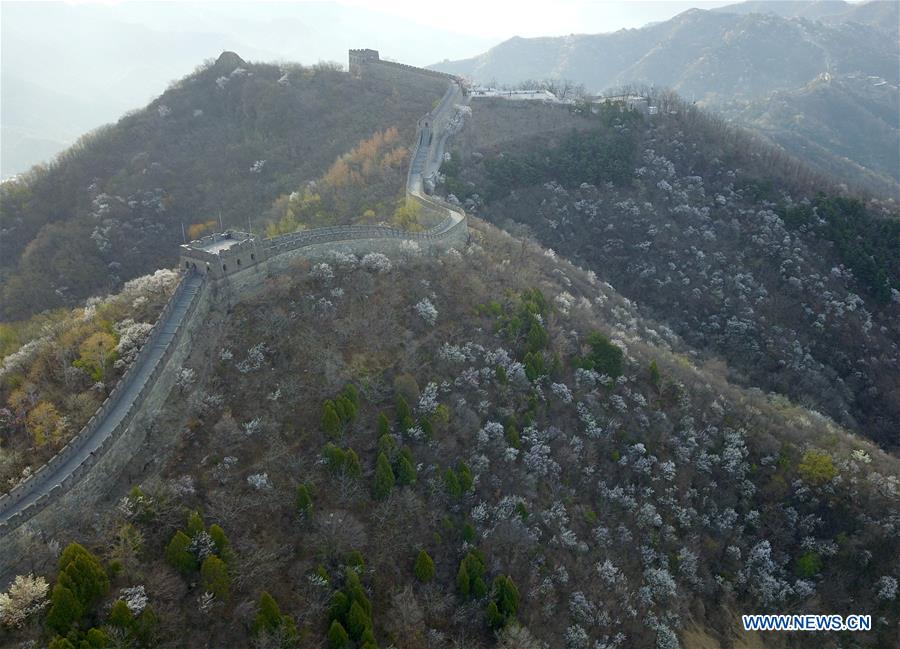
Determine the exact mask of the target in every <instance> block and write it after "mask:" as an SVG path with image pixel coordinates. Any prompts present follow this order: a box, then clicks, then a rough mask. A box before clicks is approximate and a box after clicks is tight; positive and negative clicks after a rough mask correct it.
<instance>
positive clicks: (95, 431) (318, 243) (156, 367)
mask: <svg viewBox="0 0 900 649" xmlns="http://www.w3.org/2000/svg"><path fill="white" fill-rule="evenodd" d="M351 61H352V52H351ZM381 68H385V69H386V70H388V71H389V72H390V73H391V74H396V73H398V72H399V73H402V74H410V73H412V74H430V73H431V71H430V70H421V69H419V68H412V67H411V66H404V65H400V64H393V63H389V62H384V61H379V60H378V59H377V58H376V59H374V60H369V61H367V62H365V63H364V64H363V66H362V68H361V69H360V70H359V71H360V72H361V73H362V74H368V73H373V76H379V75H378V74H376V72H379V71H381ZM443 78H446V79H447V80H448V81H449V87H448V89H447V91H446V93H445V94H444V96H443V97H442V99H441V100H440V102H438V104H437V106H435V108H434V109H433V110H432V111H431V112H430V113H428V114H427V115H426V116H425V117H423V118H422V119H420V120H419V123H418V128H417V132H416V142H415V146H414V148H413V151H412V154H411V158H410V167H409V174H408V176H407V187H406V191H407V197H408V199H409V200H413V201H415V202H416V203H418V204H419V205H420V207H421V210H422V212H423V214H424V215H425V216H426V218H427V219H428V221H429V222H432V223H436V225H434V226H433V227H431V228H429V229H427V230H425V231H423V232H408V231H403V230H397V229H394V228H389V227H380V226H336V227H329V228H316V229H312V230H304V231H301V232H296V233H292V234H286V235H282V236H279V237H274V238H271V239H265V240H262V241H257V242H256V243H255V244H254V246H252V249H253V250H257V251H260V252H261V253H262V254H259V255H257V254H253V255H252V257H251V258H250V259H245V262H244V263H243V264H242V265H240V266H233V267H232V269H231V270H230V271H228V272H224V271H223V270H222V269H224V266H225V265H224V264H221V263H219V264H218V266H217V267H216V268H217V270H218V272H215V273H212V272H210V273H205V272H202V271H203V269H198V271H195V270H194V268H196V265H191V264H188V269H187V270H183V274H182V276H181V279H180V281H179V283H178V286H177V288H176V290H175V292H174V293H173V295H172V297H171V298H170V299H169V301H168V303H167V304H166V306H165V308H164V309H163V311H162V313H161V314H160V316H159V319H158V320H157V323H156V324H155V325H154V327H153V329H152V330H151V332H150V335H149V337H148V338H147V341H146V342H145V343H144V346H143V347H142V348H141V351H140V353H139V354H138V357H137V358H136V359H135V361H134V363H132V365H131V367H129V369H128V371H127V372H126V373H125V375H124V376H123V377H122V378H121V379H120V381H119V383H118V384H117V385H116V386H115V388H114V389H113V391H112V392H111V393H110V395H109V397H108V398H107V399H106V400H105V401H104V402H103V404H102V405H101V406H100V408H99V409H98V410H97V412H96V413H95V414H94V416H93V417H91V419H90V421H89V422H88V423H87V425H86V426H85V427H84V428H83V429H82V430H81V431H80V432H79V433H78V434H77V435H76V436H75V437H74V438H73V439H72V440H71V441H70V442H69V443H68V444H66V446H64V447H63V448H62V449H61V450H60V451H59V453H57V454H56V455H55V456H54V457H53V458H52V459H51V460H50V461H49V462H47V463H46V464H45V465H44V466H42V467H41V468H40V469H39V470H38V471H36V472H35V473H34V474H33V475H32V476H30V477H29V478H28V479H27V480H25V481H24V482H22V483H20V484H19V485H17V486H16V487H15V488H14V489H13V490H12V491H11V492H10V493H8V494H6V495H4V496H2V497H0V538H3V537H4V536H7V535H9V534H10V533H11V532H12V531H13V530H16V529H17V528H19V527H20V526H21V525H22V524H23V523H24V522H26V521H27V520H29V519H31V518H32V517H34V516H35V515H37V514H38V513H40V512H41V511H42V510H43V509H44V508H45V507H47V505H49V504H51V503H52V502H54V501H55V500H57V499H59V498H60V497H62V496H64V495H65V494H67V493H68V492H69V491H70V490H71V489H73V488H74V487H75V486H76V485H77V484H78V483H79V481H81V480H82V479H83V478H84V477H85V475H86V474H87V473H88V472H89V471H90V470H91V468H92V467H93V466H94V465H95V464H96V463H97V462H98V461H99V460H100V459H101V458H102V457H103V455H104V454H105V453H106V451H108V450H109V449H110V447H112V446H113V445H114V444H115V443H116V441H117V440H119V438H120V437H121V436H122V433H123V432H125V431H126V430H127V429H128V427H129V425H130V424H131V423H132V421H133V419H134V418H135V416H136V414H137V413H138V411H139V410H141V409H142V406H144V405H145V402H146V401H147V400H148V395H149V394H150V393H151V391H153V390H154V388H159V389H162V390H165V391H166V392H167V391H168V389H171V383H172V382H171V381H165V382H163V381H160V380H159V379H160V375H161V374H162V373H163V371H164V370H165V369H166V366H167V365H168V364H169V361H170V359H171V357H172V355H173V352H174V351H175V349H176V347H178V345H179V342H181V344H182V345H189V344H190V341H191V336H190V330H191V329H192V328H196V326H197V325H196V321H198V320H202V319H203V313H202V311H203V309H202V308H198V305H199V304H206V305H208V304H209V303H210V302H211V301H214V300H216V299H219V298H220V296H221V295H222V292H221V291H220V290H219V288H220V287H221V285H222V284H223V282H224V283H226V284H227V285H228V286H230V287H232V288H233V287H235V286H239V285H240V284H241V281H235V280H241V279H243V278H252V277H259V276H260V275H263V276H267V275H270V274H271V273H272V272H273V271H275V270H278V269H280V268H282V267H284V266H285V265H286V262H288V261H289V260H291V259H292V258H294V257H298V256H306V255H307V254H310V255H314V254H315V252H314V251H319V252H321V251H322V250H323V248H324V249H328V248H337V247H347V246H349V247H351V248H353V249H355V250H357V251H365V250H368V249H371V250H382V251H385V252H388V251H391V250H394V249H396V248H395V247H392V245H391V244H400V243H403V242H408V241H413V242H415V243H416V244H417V245H418V246H419V248H420V249H421V248H425V249H427V250H431V251H440V250H446V249H449V248H452V247H456V246H459V245H463V244H464V243H465V242H466V240H467V238H468V229H467V225H466V215H465V213H464V212H463V211H462V210H460V209H459V208H458V207H456V206H453V205H449V204H447V203H444V202H442V201H440V200H438V199H436V198H434V197H432V196H429V195H428V194H426V193H425V190H424V185H425V180H426V179H427V178H429V177H430V176H433V175H434V174H435V173H436V172H437V170H438V168H439V167H440V163H441V159H442V155H443V145H444V142H445V141H446V139H447V137H448V135H449V128H448V127H449V125H450V124H451V120H452V119H453V117H454V114H455V110H456V109H455V105H456V103H457V102H458V101H460V100H461V98H462V88H461V86H460V84H459V82H458V80H456V79H455V78H453V77H449V76H444V77H443ZM220 236H221V235H220ZM236 249H238V250H248V249H251V247H248V245H245V244H241V245H240V246H236ZM207 254H209V255H210V259H208V260H206V261H207V263H205V264H204V268H210V269H211V268H213V266H212V264H211V263H210V262H211V261H212V260H215V261H216V262H221V259H222V257H221V255H217V254H212V253H207ZM245 257H246V255H245ZM186 332H188V333H187V334H186ZM183 338H184V339H185V340H184V341H183V342H182V339H183ZM158 383H165V385H163V386H161V387H160V386H157V384H158ZM150 409H151V410H152V408H150ZM144 410H147V408H145V409H144ZM154 412H155V411H153V412H150V413H146V412H145V413H143V414H144V415H145V416H150V417H152V416H153V414H154ZM123 443H124V440H123ZM10 545H12V544H10ZM0 554H3V553H2V552H0Z"/></svg>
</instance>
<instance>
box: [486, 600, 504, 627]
mask: <svg viewBox="0 0 900 649" xmlns="http://www.w3.org/2000/svg"><path fill="white" fill-rule="evenodd" d="M487 621H488V626H490V627H491V628H492V629H494V630H496V629H499V628H501V627H503V626H505V620H504V619H503V615H501V614H500V610H499V609H498V608H497V602H494V601H490V602H488V605H487Z"/></svg>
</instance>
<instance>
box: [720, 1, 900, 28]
mask: <svg viewBox="0 0 900 649" xmlns="http://www.w3.org/2000/svg"><path fill="white" fill-rule="evenodd" d="M713 11H717V12H721V13H731V14H751V13H760V14H774V15H776V16H781V17H782V18H806V19H808V20H822V21H824V22H857V23H862V24H865V25H871V26H873V27H881V28H884V29H889V30H896V29H897V21H898V16H900V3H897V2H894V1H893V0H870V1H869V2H860V3H850V2H843V0H816V1H813V2H810V1H809V0H775V1H772V0H748V1H747V2H739V3H738V4H733V5H727V6H725V7H718V8H716V9H713Z"/></svg>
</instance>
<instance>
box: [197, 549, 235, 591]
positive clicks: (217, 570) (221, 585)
mask: <svg viewBox="0 0 900 649" xmlns="http://www.w3.org/2000/svg"><path fill="white" fill-rule="evenodd" d="M200 576H201V578H202V580H203V590H205V591H207V592H210V593H212V594H213V595H215V597H216V599H217V600H219V601H223V602H224V601H226V600H227V599H228V595H229V590H230V588H231V577H230V576H229V575H228V566H226V565H225V562H224V561H222V560H221V559H220V558H219V557H217V556H216V555H214V554H212V555H210V556H208V557H206V559H204V560H203V565H202V566H201V567H200Z"/></svg>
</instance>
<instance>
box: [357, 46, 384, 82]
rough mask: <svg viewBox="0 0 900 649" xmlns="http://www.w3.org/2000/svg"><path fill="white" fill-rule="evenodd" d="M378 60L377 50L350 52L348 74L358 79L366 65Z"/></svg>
mask: <svg viewBox="0 0 900 649" xmlns="http://www.w3.org/2000/svg"><path fill="white" fill-rule="evenodd" d="M378 60H380V59H379V58H378V50H368V49H366V50H350V74H352V75H353V76H354V77H359V76H361V75H362V69H363V66H364V65H365V64H366V63H368V62H370V61H378Z"/></svg>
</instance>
